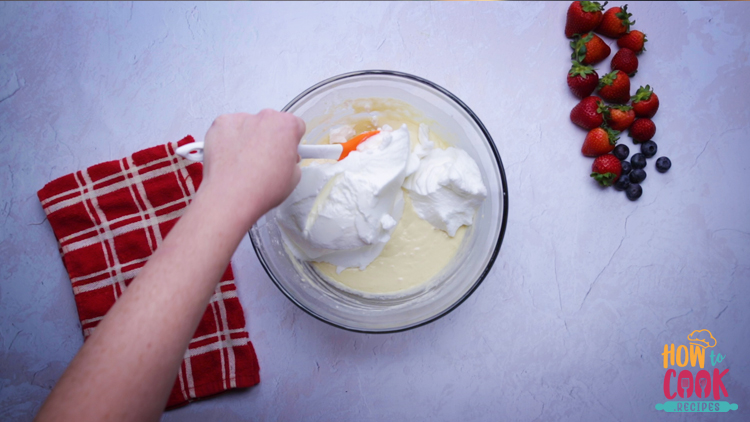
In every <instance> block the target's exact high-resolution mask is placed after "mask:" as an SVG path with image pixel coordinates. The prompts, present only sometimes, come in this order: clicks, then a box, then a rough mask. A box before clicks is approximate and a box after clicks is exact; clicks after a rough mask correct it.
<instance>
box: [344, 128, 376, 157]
mask: <svg viewBox="0 0 750 422" xmlns="http://www.w3.org/2000/svg"><path fill="white" fill-rule="evenodd" d="M378 133H380V131H379V130H373V131H371V132H363V133H360V134H359V135H357V136H355V137H353V138H352V139H350V140H348V141H346V142H344V143H343V144H341V146H342V147H343V148H344V150H343V151H342V152H341V156H340V157H339V161H341V160H343V159H344V158H346V157H347V156H348V155H349V153H350V152H352V151H354V150H355V149H357V146H359V144H361V143H362V142H364V141H366V140H368V139H369V138H371V137H372V136H374V135H377V134H378Z"/></svg>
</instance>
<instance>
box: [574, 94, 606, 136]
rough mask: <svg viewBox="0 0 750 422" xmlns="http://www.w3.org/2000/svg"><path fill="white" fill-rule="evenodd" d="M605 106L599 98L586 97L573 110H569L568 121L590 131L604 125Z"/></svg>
mask: <svg viewBox="0 0 750 422" xmlns="http://www.w3.org/2000/svg"><path fill="white" fill-rule="evenodd" d="M605 107H606V106H605V105H604V103H603V102H602V99H601V98H599V97H593V96H592V97H586V98H584V99H582V100H581V102H579V103H578V104H576V106H575V107H573V110H570V120H571V121H572V122H573V123H575V124H577V125H578V126H580V127H582V128H584V129H586V130H591V129H593V128H595V127H599V126H601V125H602V123H604V116H603V115H602V113H604V110H605Z"/></svg>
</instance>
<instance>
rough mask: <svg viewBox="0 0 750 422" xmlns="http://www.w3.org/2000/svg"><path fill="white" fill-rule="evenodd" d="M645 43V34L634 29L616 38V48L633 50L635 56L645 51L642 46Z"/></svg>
mask: <svg viewBox="0 0 750 422" xmlns="http://www.w3.org/2000/svg"><path fill="white" fill-rule="evenodd" d="M646 41H648V40H647V39H646V34H644V33H643V32H641V31H639V30H637V29H634V30H632V31H630V32H628V33H627V34H625V35H623V36H621V37H620V38H618V39H617V46H618V47H620V48H629V49H631V50H633V52H634V53H635V54H641V53H642V52H644V51H646V48H645V47H644V46H643V45H644V44H645V43H646Z"/></svg>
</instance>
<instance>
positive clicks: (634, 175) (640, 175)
mask: <svg viewBox="0 0 750 422" xmlns="http://www.w3.org/2000/svg"><path fill="white" fill-rule="evenodd" d="M644 180H646V171H645V170H643V169H633V171H631V172H630V183H641V182H642V181H644Z"/></svg>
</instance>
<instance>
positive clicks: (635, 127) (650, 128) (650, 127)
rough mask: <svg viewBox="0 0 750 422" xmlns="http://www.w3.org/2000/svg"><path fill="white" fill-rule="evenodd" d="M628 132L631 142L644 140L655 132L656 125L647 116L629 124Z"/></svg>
mask: <svg viewBox="0 0 750 422" xmlns="http://www.w3.org/2000/svg"><path fill="white" fill-rule="evenodd" d="M628 134H629V135H630V137H631V138H633V143H636V144H637V143H639V142H646V141H648V140H650V139H651V138H653V137H654V134H656V125H655V124H654V122H652V121H651V119H648V118H642V119H636V120H635V121H634V122H633V124H632V125H630V132H628Z"/></svg>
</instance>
